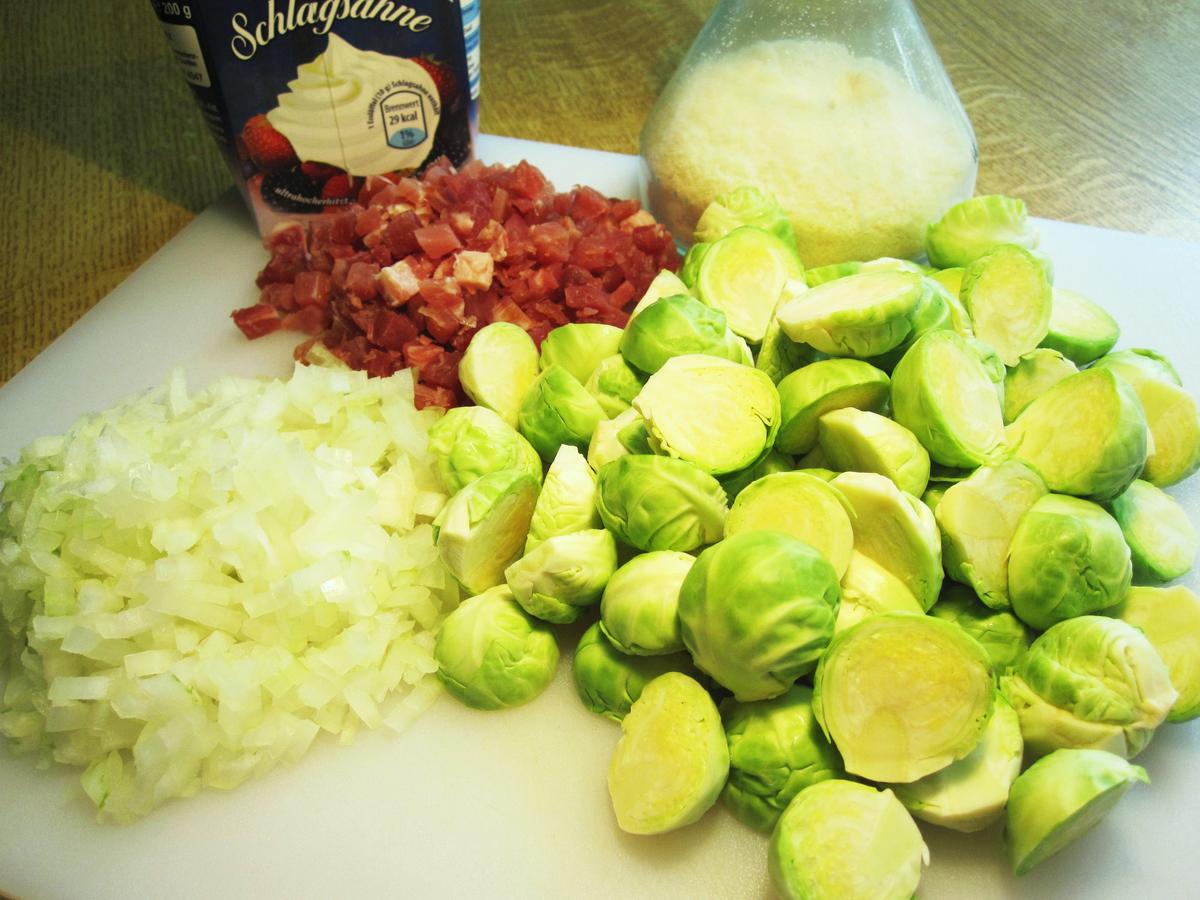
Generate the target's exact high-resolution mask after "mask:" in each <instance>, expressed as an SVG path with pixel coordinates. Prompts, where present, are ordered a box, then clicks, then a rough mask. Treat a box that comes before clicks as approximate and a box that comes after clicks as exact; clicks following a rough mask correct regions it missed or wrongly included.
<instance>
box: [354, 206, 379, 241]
mask: <svg viewBox="0 0 1200 900" xmlns="http://www.w3.org/2000/svg"><path fill="white" fill-rule="evenodd" d="M385 218H386V213H385V210H384V208H383V207H382V206H368V207H367V208H366V209H364V210H362V211H361V212H360V213H359V214H358V219H357V220H355V222H354V233H355V234H356V235H358V236H359V237H360V238H361V237H363V236H365V235H368V234H371V232H373V231H378V230H379V229H380V228H382V227H383V226H384V225H386V224H387V222H386V221H385Z"/></svg>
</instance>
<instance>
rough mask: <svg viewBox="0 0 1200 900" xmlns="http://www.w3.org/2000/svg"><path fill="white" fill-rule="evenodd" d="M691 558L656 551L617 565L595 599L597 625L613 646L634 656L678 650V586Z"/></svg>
mask: <svg viewBox="0 0 1200 900" xmlns="http://www.w3.org/2000/svg"><path fill="white" fill-rule="evenodd" d="M695 561H696V558H695V557H694V556H691V555H689V554H687V553H680V552H678V551H676V550H658V551H655V552H653V553H643V554H641V555H640V556H635V557H634V558H633V559H631V560H629V562H627V563H625V565H623V566H621V568H619V569H617V571H616V572H615V573H614V574H613V576H612V578H611V579H609V582H608V586H607V587H605V589H604V597H603V599H602V600H601V601H600V627H601V628H602V629H604V634H605V636H606V637H607V638H608V639H609V640H610V641H612V644H613V646H614V647H615V648H616V649H617V650H619V651H621V652H622V653H629V654H632V655H635V656H659V655H662V654H664V653H678V652H680V651H681V650H683V638H682V637H680V635H679V589H680V587H681V586H682V585H683V579H684V578H685V577H687V573H688V572H690V571H691V570H692V564H693V563H694V562H695Z"/></svg>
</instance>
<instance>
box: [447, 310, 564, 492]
mask: <svg viewBox="0 0 1200 900" xmlns="http://www.w3.org/2000/svg"><path fill="white" fill-rule="evenodd" d="M522 333H524V332H522ZM429 453H430V455H432V456H433V468H434V470H435V471H436V472H437V474H438V477H439V478H440V479H441V482H442V484H443V485H444V486H445V488H446V491H447V492H449V493H451V494H453V493H455V492H456V491H460V490H462V489H463V488H464V487H466V486H467V485H468V484H470V483H471V482H472V481H474V480H475V479H477V478H480V477H482V476H484V475H490V474H492V473H493V472H503V471H505V470H506V469H511V470H513V471H518V472H526V473H528V474H530V475H533V476H534V477H535V478H537V479H538V480H539V481H540V480H541V478H542V461H541V459H540V458H539V457H538V454H537V451H536V450H534V449H533V447H532V446H531V445H530V443H529V441H527V440H525V438H523V437H521V435H519V434H518V433H517V432H516V429H514V428H513V427H512V426H511V425H509V424H508V423H507V422H505V421H504V420H503V419H502V418H500V416H499V414H497V413H494V412H492V410H490V409H486V408H485V407H482V406H460V407H458V408H457V409H451V410H447V411H446V414H445V415H444V416H442V417H441V418H440V419H438V420H437V421H436V422H434V423H433V426H432V427H431V428H430V429H429Z"/></svg>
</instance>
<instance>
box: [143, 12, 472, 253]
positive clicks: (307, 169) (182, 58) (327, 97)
mask: <svg viewBox="0 0 1200 900" xmlns="http://www.w3.org/2000/svg"><path fill="white" fill-rule="evenodd" d="M151 2H152V3H153V5H154V11H155V12H156V13H157V14H158V18H159V20H160V21H161V23H162V28H163V32H164V33H165V34H166V36H167V40H168V42H169V43H170V45H171V48H172V50H173V52H174V54H175V58H176V60H177V62H178V63H179V66H180V68H181V69H182V70H183V73H184V77H185V78H186V79H187V81H188V83H189V84H190V85H191V87H192V91H193V93H194V94H195V96H196V100H197V101H198V102H199V104H200V109H201V111H202V112H203V113H204V116H205V118H206V120H207V121H208V124H209V127H210V128H211V130H212V132H213V135H214V136H215V137H216V139H217V142H218V143H219V144H220V145H221V148H222V150H223V151H224V153H225V157H226V160H227V161H228V163H229V167H230V169H231V171H232V172H233V175H234V179H235V181H236V182H237V184H238V186H239V188H240V189H241V191H242V194H243V196H244V197H245V198H246V202H247V204H249V206H250V209H251V211H252V212H253V214H254V217H255V219H256V221H257V223H258V227H259V231H260V232H262V233H263V234H266V233H267V232H268V231H270V230H271V229H272V228H274V227H275V226H276V225H277V224H278V223H279V222H281V221H289V220H295V219H303V218H306V217H309V216H314V215H321V214H322V213H323V212H325V211H326V210H329V209H336V208H337V207H340V206H345V205H348V204H350V203H353V202H354V200H355V198H356V197H357V196H358V192H359V191H360V190H361V189H362V187H363V185H364V184H365V183H366V180H367V179H369V178H387V179H389V180H396V179H398V178H399V177H402V176H404V175H409V174H413V173H416V172H419V171H420V170H421V169H422V168H423V167H424V166H425V165H427V164H428V163H431V162H433V161H434V160H435V159H438V158H439V157H441V156H447V157H449V158H450V160H451V161H452V162H453V163H454V164H455V165H462V164H463V163H464V162H466V161H467V160H468V159H470V158H471V155H472V152H473V146H474V137H475V135H476V133H477V127H478V126H477V121H478V120H477V106H478V99H479V0H462V2H457V0H410V2H407V3H398V2H393V0H191V2H175V0H151Z"/></svg>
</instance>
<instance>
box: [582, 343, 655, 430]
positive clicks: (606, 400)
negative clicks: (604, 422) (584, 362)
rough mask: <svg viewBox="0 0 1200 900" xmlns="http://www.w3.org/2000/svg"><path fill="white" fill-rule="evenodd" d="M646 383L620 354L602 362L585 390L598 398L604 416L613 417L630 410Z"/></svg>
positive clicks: (593, 372)
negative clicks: (634, 399)
mask: <svg viewBox="0 0 1200 900" xmlns="http://www.w3.org/2000/svg"><path fill="white" fill-rule="evenodd" d="M644 382H645V379H644V378H643V377H642V376H641V375H639V374H638V373H637V372H635V371H634V370H633V367H632V366H630V365H629V363H627V362H625V357H623V356H621V355H620V354H619V353H618V354H617V355H615V356H609V357H606V358H605V359H602V360H600V362H599V363H598V364H597V365H596V368H595V369H593V370H592V374H591V376H590V377H589V378H588V380H587V384H585V385H584V388H586V389H587V392H588V393H589V394H591V395H592V396H593V397H595V398H596V402H597V403H599V404H600V408H601V409H602V410H604V414H605V415H606V416H609V417H612V416H617V415H620V414H621V413H623V412H625V410H627V409H629V405H630V404H631V403H633V398H634V397H636V396H637V395H638V391H640V390H641V389H642V384H643V383H644Z"/></svg>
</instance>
